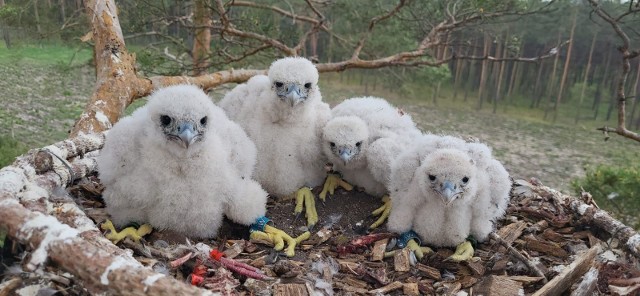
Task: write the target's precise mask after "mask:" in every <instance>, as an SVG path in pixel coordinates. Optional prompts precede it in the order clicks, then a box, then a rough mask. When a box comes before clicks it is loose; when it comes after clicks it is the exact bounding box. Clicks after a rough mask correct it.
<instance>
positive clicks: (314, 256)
mask: <svg viewBox="0 0 640 296" xmlns="http://www.w3.org/2000/svg"><path fill="white" fill-rule="evenodd" d="M103 141H104V133H103V134H99V135H82V136H80V137H78V138H74V139H70V140H66V141H63V142H59V143H56V144H54V145H50V146H48V147H45V148H43V149H36V150H32V151H30V152H29V153H28V154H26V155H24V156H22V157H20V158H19V159H18V160H17V161H16V162H15V163H14V164H13V165H12V166H8V167H6V168H3V169H2V170H0V217H2V220H1V221H0V232H2V231H3V230H4V231H5V232H6V233H7V234H8V238H7V240H6V241H5V242H6V243H7V245H6V246H5V247H4V248H3V254H2V262H3V264H4V265H5V266H10V265H14V266H13V267H11V268H6V267H2V268H5V270H4V271H3V275H2V277H3V278H2V283H1V284H0V295H7V294H12V293H15V292H17V291H27V290H28V289H31V290H30V291H38V290H40V293H47V292H48V294H45V295H53V294H55V293H60V294H63V295H66V294H72V295H84V294H92V293H100V292H107V293H113V294H125V293H126V294H133V295H138V294H140V295H143V294H169V295H194V294H207V293H221V294H229V295H237V294H246V295H252V294H256V295H271V294H273V295H316V294H317V293H321V294H326V295H333V294H337V295H351V294H390V295H430V294H447V295H456V294H458V295H465V294H484V295H517V294H522V293H524V294H525V295H528V294H534V295H557V294H560V293H563V292H566V291H571V292H572V293H574V294H576V295H590V294H596V295H597V294H607V295H608V294H621V295H624V294H633V293H638V292H637V291H638V290H639V288H640V271H639V270H638V258H639V255H640V235H638V234H637V233H636V231H635V230H633V229H632V228H630V227H627V226H626V225H624V224H622V223H620V222H619V221H617V220H616V219H614V218H612V217H611V216H610V215H609V214H608V213H607V212H605V211H602V210H600V209H598V207H597V205H595V203H594V202H593V200H592V199H591V198H590V196H589V195H588V194H587V193H584V194H583V195H582V196H581V197H580V198H574V197H570V196H567V195H564V194H562V193H560V192H558V191H556V190H553V189H551V188H548V187H545V186H543V185H542V184H539V183H538V182H536V181H535V180H529V181H524V180H517V181H515V182H514V187H513V190H512V193H511V196H512V197H511V203H510V206H509V208H508V211H507V215H506V216H505V217H504V218H503V219H502V220H500V221H499V222H498V225H497V230H496V232H495V233H493V234H492V235H491V237H490V239H488V240H487V241H485V242H483V243H480V244H478V245H477V248H476V253H475V257H474V259H473V260H470V261H467V262H461V263H455V262H450V261H447V260H446V258H447V257H448V256H449V255H451V254H452V253H453V249H451V248H437V249H434V252H433V253H431V254H428V255H426V256H425V257H424V258H423V259H422V260H416V259H415V258H414V257H412V254H411V252H409V251H408V250H397V249H393V248H391V247H392V245H393V243H394V235H393V234H390V233H386V232H385V227H384V226H382V227H380V229H379V230H376V231H374V233H367V232H366V225H368V223H369V222H370V221H371V218H370V217H368V214H367V213H368V212H369V211H370V210H371V209H373V208H375V207H376V206H377V205H378V201H377V199H376V198H374V197H371V196H367V195H366V194H364V193H362V192H349V193H347V192H338V193H337V194H336V195H337V196H335V197H333V199H331V200H329V201H328V202H327V203H326V204H325V205H324V206H319V208H318V210H319V211H318V212H319V214H320V217H321V219H325V223H324V224H320V225H319V226H318V227H316V229H314V231H313V235H312V237H311V238H310V239H309V240H308V241H306V242H303V243H302V244H301V245H300V246H299V247H298V248H297V249H296V256H294V257H292V258H287V257H285V256H281V255H280V254H278V253H277V252H274V251H273V250H272V248H271V246H268V245H264V244H263V243H262V242H253V241H250V240H249V239H248V230H247V228H246V227H244V226H240V225H235V224H233V223H231V222H229V223H225V226H224V227H223V229H222V230H221V231H220V235H219V237H218V238H217V239H215V240H201V241H197V240H189V239H188V238H185V237H183V236H180V235H179V234H175V233H171V232H168V231H157V232H154V233H152V234H151V235H150V236H148V237H147V238H146V241H144V242H143V243H136V242H133V241H131V240H128V239H126V240H124V241H122V242H120V243H119V244H118V245H114V244H113V243H111V242H110V241H109V240H107V239H106V238H105V237H104V233H103V232H102V231H101V230H100V229H98V227H97V226H96V225H97V224H96V223H98V224H99V223H101V222H102V221H104V220H105V219H106V218H107V215H106V213H105V211H104V203H103V201H102V199H101V196H100V195H101V191H102V186H101V184H100V183H99V179H98V178H97V176H96V163H95V156H96V152H95V151H97V150H98V149H100V147H101V145H102V143H103ZM268 207H269V208H268V215H269V216H270V217H272V219H273V220H274V222H275V223H276V225H277V226H278V227H280V228H283V229H284V230H285V231H287V232H289V233H293V234H296V233H295V232H301V231H302V230H301V229H299V228H297V227H296V226H300V225H302V224H303V223H304V221H302V220H299V221H294V220H293V214H292V213H293V210H292V209H293V205H292V203H291V202H288V201H277V202H276V201H273V200H271V201H270V202H269V205H268ZM363 225H364V227H363ZM210 250H219V251H221V252H223V253H224V258H227V259H228V260H233V262H239V263H245V264H248V265H250V266H253V268H255V269H256V270H259V271H258V274H259V275H260V276H259V277H260V278H261V279H255V278H254V277H255V276H252V275H251V274H249V273H247V272H244V273H243V272H237V271H235V270H234V269H233V268H229V265H226V264H222V263H221V261H216V260H213V259H212V258H211V257H210V256H209V251H210ZM227 259H225V260H227Z"/></svg>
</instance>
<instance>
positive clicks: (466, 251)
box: [447, 241, 474, 262]
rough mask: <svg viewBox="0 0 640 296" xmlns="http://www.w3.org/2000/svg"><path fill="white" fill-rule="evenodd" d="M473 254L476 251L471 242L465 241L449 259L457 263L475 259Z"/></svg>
mask: <svg viewBox="0 0 640 296" xmlns="http://www.w3.org/2000/svg"><path fill="white" fill-rule="evenodd" d="M473 253H474V250H473V246H472V245H471V242H469V241H464V242H463V243H461V244H459V245H458V247H456V252H455V253H453V255H451V256H449V258H447V259H449V260H451V261H455V262H460V261H466V260H469V259H471V258H473Z"/></svg>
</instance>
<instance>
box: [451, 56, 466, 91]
mask: <svg viewBox="0 0 640 296" xmlns="http://www.w3.org/2000/svg"><path fill="white" fill-rule="evenodd" d="M455 69H456V75H455V76H454V79H453V100H454V101H455V100H456V98H457V97H458V88H460V79H461V77H462V71H464V61H463V60H461V59H456V66H455Z"/></svg>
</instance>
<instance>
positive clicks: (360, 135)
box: [322, 97, 421, 196]
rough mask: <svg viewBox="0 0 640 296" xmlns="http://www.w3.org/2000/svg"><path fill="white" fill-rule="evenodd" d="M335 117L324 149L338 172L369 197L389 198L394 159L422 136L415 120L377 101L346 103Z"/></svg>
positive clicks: (363, 99) (325, 132) (325, 136)
mask: <svg viewBox="0 0 640 296" xmlns="http://www.w3.org/2000/svg"><path fill="white" fill-rule="evenodd" d="M331 115H332V119H331V120H330V121H329V122H328V123H327V125H326V126H325V127H324V129H323V141H322V147H323V151H324V154H325V155H326V156H327V158H328V160H329V161H330V162H331V163H333V165H334V169H336V170H338V171H340V172H341V173H342V175H343V178H344V179H345V180H347V181H348V182H351V183H353V184H355V185H358V186H361V187H364V189H365V191H366V192H367V193H369V194H372V195H377V196H380V195H382V194H385V193H386V192H387V184H388V181H389V176H390V175H391V163H392V161H393V159H394V158H396V157H397V156H398V155H399V154H400V153H401V152H402V151H403V150H404V149H406V148H408V147H409V145H410V144H411V143H412V142H413V141H414V139H416V138H417V137H419V136H420V135H421V132H420V130H419V129H418V128H417V127H416V124H415V123H414V122H413V120H412V119H411V116H409V115H408V114H403V113H402V112H401V111H399V110H398V109H397V108H395V107H394V106H392V105H391V104H389V102H387V101H386V100H384V99H381V98H375V97H359V98H351V99H348V100H345V101H344V102H342V103H340V104H338V105H336V106H335V107H334V108H333V109H332V110H331ZM341 152H342V153H344V154H345V155H346V156H343V158H341ZM345 157H346V158H348V160H345Z"/></svg>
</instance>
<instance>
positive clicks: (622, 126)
mask: <svg viewBox="0 0 640 296" xmlns="http://www.w3.org/2000/svg"><path fill="white" fill-rule="evenodd" d="M588 2H589V4H590V5H591V7H592V8H593V11H594V12H595V13H596V14H597V15H598V16H599V17H600V18H602V19H603V20H604V21H605V22H607V23H609V25H611V27H612V28H613V30H614V31H615V32H616V35H618V37H619V38H620V39H621V40H622V45H620V46H618V51H620V53H621V54H622V71H621V74H620V78H619V79H618V85H617V86H616V97H617V99H618V126H617V127H616V128H610V127H606V126H605V127H601V128H598V130H601V131H603V132H604V133H609V132H612V133H616V134H618V135H620V136H623V137H625V138H629V139H632V140H635V141H639V142H640V134H638V133H635V132H632V131H630V130H628V129H627V124H626V101H627V97H626V94H625V92H624V89H625V85H626V84H627V78H628V77H629V72H631V62H630V61H631V59H634V58H636V57H638V56H639V55H640V50H631V49H630V46H631V40H630V39H629V36H628V35H627V34H626V33H625V32H624V30H623V29H622V27H620V20H621V19H622V18H623V17H624V16H626V15H628V14H629V13H630V12H638V11H639V10H633V9H630V10H629V11H627V12H625V13H623V14H622V15H620V16H619V17H616V18H614V17H612V16H611V15H609V13H607V12H606V11H604V10H603V9H602V7H600V4H598V2H596V1H595V0H588Z"/></svg>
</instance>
